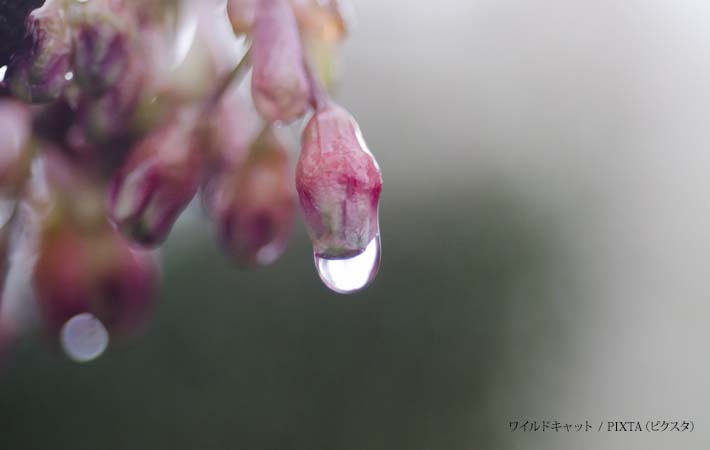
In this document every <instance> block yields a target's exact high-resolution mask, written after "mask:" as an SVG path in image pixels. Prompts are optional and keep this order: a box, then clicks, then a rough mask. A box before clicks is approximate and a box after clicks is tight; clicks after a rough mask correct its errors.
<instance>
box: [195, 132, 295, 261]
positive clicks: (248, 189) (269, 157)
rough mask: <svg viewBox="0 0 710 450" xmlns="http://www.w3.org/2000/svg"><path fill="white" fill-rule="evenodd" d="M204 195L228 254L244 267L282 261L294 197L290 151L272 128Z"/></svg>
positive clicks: (263, 133) (218, 176) (291, 221)
mask: <svg viewBox="0 0 710 450" xmlns="http://www.w3.org/2000/svg"><path fill="white" fill-rule="evenodd" d="M203 194H204V195H206V196H208V197H209V198H208V199H207V200H206V202H205V203H206V204H207V205H208V210H209V213H210V215H211V216H212V218H213V220H214V221H215V223H216V225H217V233H218V237H219V241H220V243H221V245H222V248H223V249H224V251H225V252H226V253H227V254H229V255H230V256H232V257H234V258H235V259H236V260H237V261H239V262H241V263H244V264H247V265H267V264H270V263H272V262H274V261H275V260H276V259H277V258H278V257H279V256H281V254H282V253H283V251H284V250H285V248H286V245H287V243H288V239H289V237H290V235H291V230H292V228H293V219H294V213H295V193H294V191H293V187H292V184H291V172H290V164H289V157H288V151H287V149H286V148H285V147H284V146H283V144H282V143H281V141H280V140H279V139H278V138H277V136H276V135H275V134H274V132H273V130H272V129H271V128H270V127H267V128H266V129H264V131H263V132H262V133H261V134H260V135H259V137H258V138H257V139H256V140H255V141H254V143H253V144H252V146H251V148H250V150H249V155H248V156H247V158H246V159H245V160H244V161H243V163H241V164H236V165H235V164H233V165H230V166H227V167H225V168H224V170H222V171H221V172H219V173H218V174H216V175H215V177H214V180H212V183H211V185H210V188H209V189H206V190H205V191H203Z"/></svg>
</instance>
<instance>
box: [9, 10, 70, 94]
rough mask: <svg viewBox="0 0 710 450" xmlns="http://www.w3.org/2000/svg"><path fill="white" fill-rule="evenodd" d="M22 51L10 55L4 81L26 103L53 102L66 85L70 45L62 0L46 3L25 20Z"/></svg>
mask: <svg viewBox="0 0 710 450" xmlns="http://www.w3.org/2000/svg"><path fill="white" fill-rule="evenodd" d="M26 29H27V36H26V39H25V43H24V45H23V46H24V48H23V49H22V50H21V51H20V52H18V53H17V54H15V55H13V57H12V58H11V60H10V63H9V64H8V69H7V74H6V79H7V82H8V86H9V88H10V91H11V92H12V94H13V95H15V96H16V97H17V98H19V99H21V100H24V101H26V102H48V101H52V100H55V99H57V98H58V97H59V96H60V95H61V94H62V93H63V91H64V88H65V87H66V85H67V84H68V83H69V81H68V79H67V77H66V74H67V72H69V69H70V54H71V44H70V38H69V28H68V27H67V23H66V20H65V12H64V9H63V5H62V0H47V1H46V2H45V4H44V5H43V6H42V7H41V8H38V9H36V10H34V11H32V13H30V15H29V16H28V17H27V25H26Z"/></svg>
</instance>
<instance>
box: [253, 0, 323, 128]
mask: <svg viewBox="0 0 710 450" xmlns="http://www.w3.org/2000/svg"><path fill="white" fill-rule="evenodd" d="M253 39H254V44H253V47H252V57H251V58H252V67H253V70H252V82H251V83H252V84H251V89H252V97H253V99H254V106H255V107H256V110H257V111H258V112H259V114H260V115H261V116H262V117H263V118H264V119H265V120H266V121H267V122H274V121H282V122H291V121H292V120H294V119H296V118H298V117H300V116H301V115H303V114H304V112H305V111H306V109H307V107H308V100H309V96H310V89H309V84H308V77H307V75H306V70H305V67H304V63H303V48H302V44H301V38H300V36H299V32H298V25H297V24H296V19H295V17H294V15H293V10H292V9H291V5H290V4H289V3H288V1H287V0H262V1H261V2H260V3H259V5H258V7H257V10H256V19H255V22H254V30H253Z"/></svg>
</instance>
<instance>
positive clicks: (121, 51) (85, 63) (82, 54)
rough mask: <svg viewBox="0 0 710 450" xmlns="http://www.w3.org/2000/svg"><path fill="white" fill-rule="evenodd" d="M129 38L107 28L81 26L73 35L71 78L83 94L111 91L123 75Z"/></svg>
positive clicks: (127, 55) (94, 23)
mask: <svg viewBox="0 0 710 450" xmlns="http://www.w3.org/2000/svg"><path fill="white" fill-rule="evenodd" d="M128 40H129V37H128V36H127V35H126V34H125V33H122V32H121V31H120V30H116V29H115V28H113V27H111V26H110V25H106V24H102V23H100V22H99V23H96V22H91V23H82V24H81V25H79V26H77V28H76V30H75V31H74V53H73V56H74V59H73V62H74V77H75V78H76V81H77V83H78V84H79V85H80V86H82V88H83V89H85V91H86V92H90V93H92V94H98V93H101V92H104V91H105V90H106V89H108V88H110V87H112V86H113V85H114V84H116V82H117V81H118V79H119V78H120V77H121V76H122V75H123V74H124V72H125V71H126V66H127V65H128V59H129V52H130V49H129V43H128Z"/></svg>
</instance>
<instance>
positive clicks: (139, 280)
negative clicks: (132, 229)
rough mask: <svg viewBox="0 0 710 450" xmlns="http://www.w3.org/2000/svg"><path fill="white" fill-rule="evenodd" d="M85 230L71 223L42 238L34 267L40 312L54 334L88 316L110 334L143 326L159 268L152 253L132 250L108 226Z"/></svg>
mask: <svg viewBox="0 0 710 450" xmlns="http://www.w3.org/2000/svg"><path fill="white" fill-rule="evenodd" d="M104 225H105V226H103V227H101V228H100V229H91V230H86V229H83V228H81V227H78V226H76V225H75V224H74V223H72V222H71V221H65V222H62V223H57V224H54V225H50V226H49V227H48V228H47V229H46V230H45V231H44V232H43V234H42V238H41V242H40V250H39V256H38V259H37V263H36V265H35V269H34V284H35V290H36V293H37V296H38V301H39V306H40V311H41V312H42V315H43V316H44V319H45V322H46V324H47V326H48V327H49V329H50V330H51V331H52V332H57V331H58V330H59V329H60V328H61V327H62V325H63V324H65V323H66V322H67V321H68V320H69V319H71V318H72V317H75V316H77V315H79V314H83V313H90V314H92V315H93V316H95V317H97V318H98V319H99V320H100V321H101V322H102V323H103V324H104V326H106V327H107V328H108V329H109V330H110V331H111V332H112V333H115V334H119V335H120V334H127V333H131V332H134V331H136V330H137V329H138V328H139V327H141V326H142V325H144V323H145V321H146V319H147V318H148V315H149V312H150V310H151V307H152V298H153V294H154V291H155V286H156V281H157V276H158V269H157V266H156V262H155V260H154V259H153V257H152V255H150V254H149V253H148V252H145V251H138V250H134V249H132V248H131V247H130V246H129V244H128V242H127V241H126V240H125V239H124V238H123V237H121V236H120V235H119V234H118V233H116V232H115V231H113V230H112V229H111V228H110V227H109V226H108V224H106V223H104Z"/></svg>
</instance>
